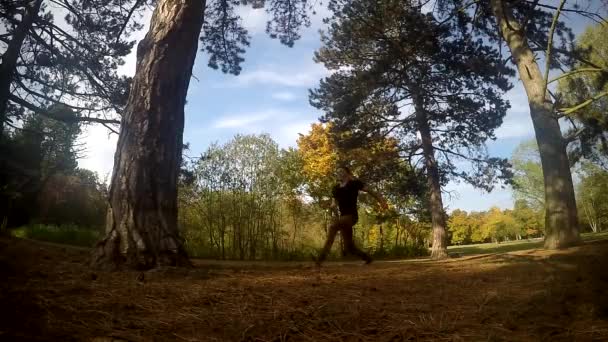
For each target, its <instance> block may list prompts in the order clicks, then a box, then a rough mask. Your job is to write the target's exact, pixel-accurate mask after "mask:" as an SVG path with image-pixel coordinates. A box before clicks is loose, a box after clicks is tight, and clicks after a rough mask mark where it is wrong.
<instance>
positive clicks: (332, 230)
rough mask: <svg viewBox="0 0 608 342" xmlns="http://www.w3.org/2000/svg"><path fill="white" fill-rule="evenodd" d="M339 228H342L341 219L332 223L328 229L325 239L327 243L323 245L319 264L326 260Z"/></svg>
mask: <svg viewBox="0 0 608 342" xmlns="http://www.w3.org/2000/svg"><path fill="white" fill-rule="evenodd" d="M338 230H340V220H339V219H338V220H337V221H336V222H334V223H332V224H331V226H329V229H328V231H327V239H326V240H325V245H324V246H323V249H322V250H321V253H320V254H319V256H318V257H317V259H316V261H317V264H320V263H322V262H323V261H324V260H325V258H327V254H329V251H330V250H331V246H332V245H333V244H334V240H335V239H336V234H337V233H338Z"/></svg>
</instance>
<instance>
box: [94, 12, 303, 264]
mask: <svg viewBox="0 0 608 342" xmlns="http://www.w3.org/2000/svg"><path fill="white" fill-rule="evenodd" d="M239 3H240V2H237V1H229V0H217V1H214V2H211V3H208V4H207V3H205V1H202V0H181V1H177V0H159V1H157V3H156V7H155V9H154V13H153V15H152V19H151V22H150V29H149V31H148V33H147V34H146V36H145V37H144V39H143V40H142V41H140V42H139V44H138V47H137V65H136V74H135V77H134V79H133V83H132V85H131V90H130V93H129V99H128V101H127V105H126V109H125V111H124V114H123V117H122V125H121V131H120V135H119V139H118V147H117V151H116V154H115V158H114V159H115V162H114V171H113V175H112V182H111V186H110V194H109V196H110V200H109V209H108V221H107V223H106V236H105V238H104V239H103V240H102V241H100V242H99V243H98V245H97V247H96V250H95V252H94V254H93V259H92V264H93V265H96V266H98V267H102V268H116V267H121V266H126V267H130V268H142V269H149V268H153V267H156V266H160V265H188V264H189V262H188V257H187V254H186V252H185V250H184V247H183V243H182V240H181V238H180V237H179V232H178V227H177V181H178V175H179V170H180V165H181V153H182V147H183V145H182V136H183V125H184V104H185V100H186V94H187V90H188V84H189V81H190V77H191V74H192V66H193V64H194V59H195V57H196V50H197V44H198V40H199V36H200V34H201V29H203V30H204V36H203V38H202V39H203V47H204V48H205V49H206V50H207V52H208V53H209V54H210V60H209V62H210V65H211V66H212V67H214V66H222V70H223V71H227V72H231V73H234V74H238V72H239V70H240V69H239V67H238V65H239V63H240V62H241V61H242V57H241V54H242V52H243V48H244V46H246V45H247V44H248V42H247V39H246V37H247V35H246V30H245V29H244V28H243V27H242V26H241V22H240V20H239V18H238V16H236V15H235V11H234V8H235V6H237V5H238V4H239ZM268 5H269V7H268V9H269V11H270V12H272V13H275V14H276V16H275V17H274V18H273V20H272V22H271V24H270V25H269V31H270V32H272V33H273V34H275V35H277V36H278V37H279V38H280V39H281V41H283V42H284V43H287V44H289V43H290V42H293V41H294V40H295V39H297V30H298V29H299V28H300V27H301V26H302V25H303V24H305V20H301V19H302V18H306V11H304V10H303V8H305V3H304V2H296V3H294V2H291V1H280V0H275V1H271V2H270V3H269V4H268ZM207 11H208V12H207ZM205 12H206V13H205ZM272 23H278V25H276V26H273V25H272ZM159 94H162V96H161V95H159Z"/></svg>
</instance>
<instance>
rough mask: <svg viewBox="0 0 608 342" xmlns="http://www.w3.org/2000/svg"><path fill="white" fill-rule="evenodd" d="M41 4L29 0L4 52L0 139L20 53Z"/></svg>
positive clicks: (0, 73)
mask: <svg viewBox="0 0 608 342" xmlns="http://www.w3.org/2000/svg"><path fill="white" fill-rule="evenodd" d="M41 5H42V0H32V1H29V3H28V4H27V6H26V8H25V13H24V14H23V16H22V17H21V22H20V23H19V25H17V28H16V29H15V32H14V34H13V38H12V39H11V41H10V42H9V43H8V46H7V48H6V51H4V54H2V64H0V140H2V134H3V133H4V122H5V121H6V110H7V107H8V99H9V97H10V95H11V83H12V82H13V75H14V73H15V69H16V68H17V60H18V59H19V53H20V52H21V47H22V46H23V42H24V41H25V38H26V37H27V34H28V32H29V30H30V29H31V28H32V25H33V24H34V20H36V18H37V17H38V12H40V6H41Z"/></svg>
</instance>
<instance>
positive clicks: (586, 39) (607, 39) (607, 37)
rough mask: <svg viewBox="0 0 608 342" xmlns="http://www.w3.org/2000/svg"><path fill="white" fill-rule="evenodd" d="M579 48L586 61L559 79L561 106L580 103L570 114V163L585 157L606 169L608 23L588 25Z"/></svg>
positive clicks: (558, 95) (567, 106) (607, 150)
mask: <svg viewBox="0 0 608 342" xmlns="http://www.w3.org/2000/svg"><path fill="white" fill-rule="evenodd" d="M576 47H577V49H578V51H579V53H580V54H581V55H583V56H584V59H585V62H581V61H579V62H577V63H576V64H575V65H574V67H573V69H572V70H571V71H569V72H567V73H564V74H563V75H561V76H559V77H557V78H556V80H558V81H559V84H558V87H557V90H558V93H557V97H558V98H559V100H560V102H559V105H560V106H563V107H565V108H576V107H577V105H579V104H581V106H578V109H577V110H576V111H573V112H572V114H570V115H569V116H568V119H569V120H570V123H571V126H572V127H571V128H570V130H569V132H568V136H569V138H568V139H569V142H570V145H569V152H570V162H571V164H574V163H576V162H577V161H579V160H580V159H581V158H586V159H588V160H593V161H594V162H596V163H598V164H601V165H603V166H604V168H606V167H607V165H606V157H607V156H608V142H607V141H606V140H607V138H608V137H607V135H606V132H607V130H608V119H606V115H605V114H606V112H608V96H607V95H608V26H607V25H606V24H605V23H604V24H596V25H593V26H589V27H588V28H587V29H586V30H585V32H584V33H583V34H581V35H580V36H579V37H577V41H576ZM585 215H586V214H585Z"/></svg>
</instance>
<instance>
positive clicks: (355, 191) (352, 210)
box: [315, 166, 388, 266]
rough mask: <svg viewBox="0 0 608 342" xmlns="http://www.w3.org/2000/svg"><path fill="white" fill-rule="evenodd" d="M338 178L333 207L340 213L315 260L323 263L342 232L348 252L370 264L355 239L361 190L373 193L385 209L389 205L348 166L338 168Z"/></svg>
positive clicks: (369, 258)
mask: <svg viewBox="0 0 608 342" xmlns="http://www.w3.org/2000/svg"><path fill="white" fill-rule="evenodd" d="M338 180H339V183H338V184H336V185H335V186H334V187H333V189H332V203H331V208H332V209H333V210H336V207H337V208H338V209H339V210H340V215H339V216H338V218H337V219H336V221H335V222H334V223H333V224H332V225H331V226H330V227H329V231H328V232H327V240H326V241H325V246H323V249H322V250H321V253H320V254H319V256H318V257H317V258H316V259H315V262H316V264H317V266H320V265H321V263H322V262H323V261H324V260H325V258H326V257H327V254H328V253H329V250H330V249H331V246H332V245H333V243H334V239H335V238H336V234H337V233H338V232H341V234H342V239H343V240H344V247H345V249H346V252H348V253H350V254H353V255H356V256H358V257H360V258H361V259H363V260H365V263H366V264H369V263H370V262H372V258H371V257H370V256H369V255H367V253H365V252H364V251H362V250H360V249H359V248H357V246H355V242H354V241H353V226H354V225H355V224H356V223H357V221H358V220H359V215H358V214H357V197H358V195H359V191H363V192H367V193H368V194H370V195H372V196H373V197H374V198H375V199H376V200H377V201H378V202H379V203H380V205H381V206H382V208H383V209H386V208H387V207H388V206H387V204H386V201H385V200H384V198H383V197H382V196H380V195H379V194H378V193H376V192H375V191H372V190H370V189H369V188H368V187H367V186H366V185H365V184H364V183H363V182H361V181H360V180H358V179H357V178H355V177H354V176H353V174H352V172H351V171H350V169H349V168H348V167H346V166H341V167H339V168H338Z"/></svg>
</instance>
